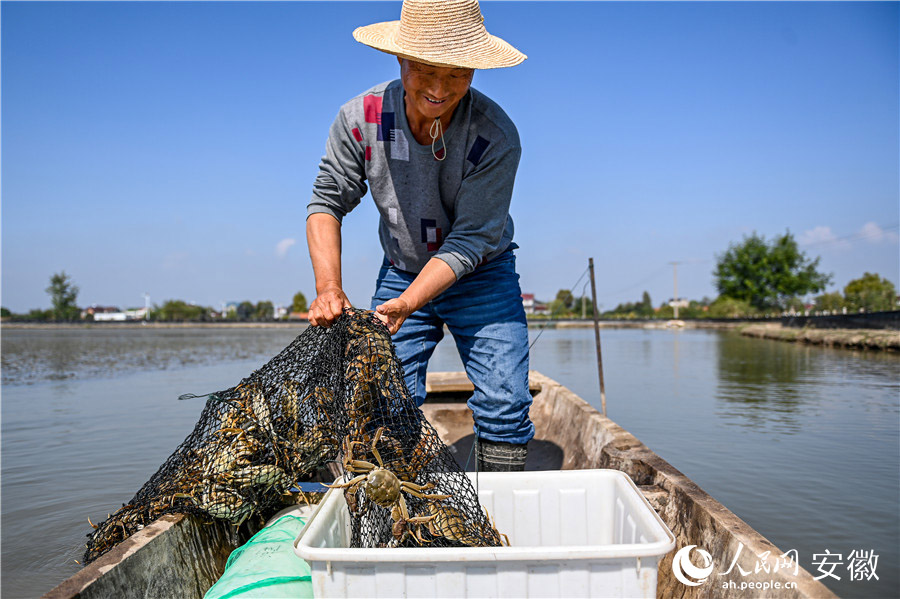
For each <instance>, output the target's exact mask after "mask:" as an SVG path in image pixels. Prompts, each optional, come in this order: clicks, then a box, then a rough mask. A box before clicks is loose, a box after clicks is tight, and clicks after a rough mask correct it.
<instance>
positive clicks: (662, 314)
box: [653, 302, 685, 320]
mask: <svg viewBox="0 0 900 599" xmlns="http://www.w3.org/2000/svg"><path fill="white" fill-rule="evenodd" d="M653 315H654V316H656V317H657V318H661V319H663V320H672V319H673V318H675V308H673V307H672V306H670V305H669V304H668V302H666V303H663V304H660V306H659V309H658V310H656V311H654V313H653ZM684 316H685V314H684V309H681V310H679V312H678V317H679V318H681V317H684Z"/></svg>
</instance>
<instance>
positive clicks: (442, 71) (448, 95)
mask: <svg viewBox="0 0 900 599" xmlns="http://www.w3.org/2000/svg"><path fill="white" fill-rule="evenodd" d="M399 60H400V80H401V81H402V82H403V89H405V90H406V112H407V116H408V117H409V118H411V119H414V118H416V117H425V119H427V120H432V121H433V120H434V119H436V118H439V117H444V116H446V117H448V118H449V116H450V115H452V114H453V111H454V110H455V109H456V106H457V105H458V104H459V101H460V100H462V99H463V96H465V95H466V92H467V91H469V86H470V85H471V84H472V75H473V74H474V73H475V70H474V69H457V68H449V67H433V66H431V65H428V64H423V63H421V62H413V61H412V60H408V59H406V58H401V59H399ZM410 111H412V112H413V114H410Z"/></svg>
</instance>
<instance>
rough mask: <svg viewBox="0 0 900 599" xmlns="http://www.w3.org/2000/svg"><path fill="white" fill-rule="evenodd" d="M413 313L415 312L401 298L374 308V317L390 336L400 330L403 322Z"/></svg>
mask: <svg viewBox="0 0 900 599" xmlns="http://www.w3.org/2000/svg"><path fill="white" fill-rule="evenodd" d="M413 312H415V310H414V309H413V307H412V306H410V305H409V303H407V302H406V300H404V299H403V298H402V297H397V298H394V299H391V300H388V301H386V302H384V303H383V304H381V305H380V306H377V307H376V308H375V316H377V317H378V319H379V320H381V322H383V323H384V324H385V325H387V328H388V330H389V331H390V332H391V335H393V334H394V333H396V332H397V331H398V330H399V329H400V325H401V324H403V321H404V320H406V318H407V317H408V316H409V315H410V314H412V313H413Z"/></svg>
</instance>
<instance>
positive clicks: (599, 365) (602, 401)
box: [588, 258, 606, 416]
mask: <svg viewBox="0 0 900 599" xmlns="http://www.w3.org/2000/svg"><path fill="white" fill-rule="evenodd" d="M588 270H590V271H591V307H592V308H593V312H594V339H595V341H596V343H597V372H598V373H599V374H600V407H601V411H602V412H603V415H604V416H606V388H605V387H604V385H603V356H602V354H601V353H600V320H599V315H598V313H597V284H596V283H595V282H594V259H593V258H588Z"/></svg>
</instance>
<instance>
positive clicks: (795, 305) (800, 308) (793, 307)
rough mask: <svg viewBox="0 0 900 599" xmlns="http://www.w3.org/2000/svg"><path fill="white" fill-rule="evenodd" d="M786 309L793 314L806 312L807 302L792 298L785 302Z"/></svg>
mask: <svg viewBox="0 0 900 599" xmlns="http://www.w3.org/2000/svg"><path fill="white" fill-rule="evenodd" d="M784 309H785V310H787V311H789V312H793V313H800V312H805V311H806V302H804V301H803V300H802V299H800V298H799V297H791V298H788V299H787V300H786V301H785V303H784Z"/></svg>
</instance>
